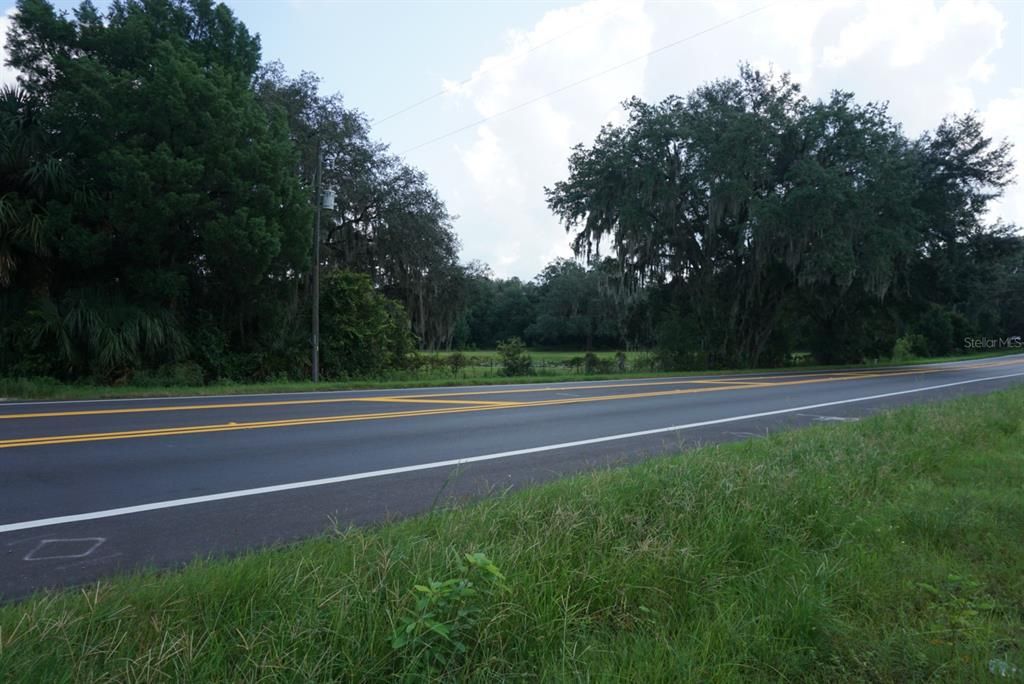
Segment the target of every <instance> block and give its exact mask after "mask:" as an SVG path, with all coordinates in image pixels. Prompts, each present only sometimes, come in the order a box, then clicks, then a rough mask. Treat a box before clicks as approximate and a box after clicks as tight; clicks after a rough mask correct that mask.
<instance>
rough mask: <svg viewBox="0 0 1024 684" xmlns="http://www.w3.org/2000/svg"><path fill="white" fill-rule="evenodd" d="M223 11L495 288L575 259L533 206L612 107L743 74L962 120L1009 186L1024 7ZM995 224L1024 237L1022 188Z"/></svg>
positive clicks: (1001, 206)
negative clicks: (412, 184)
mask: <svg viewBox="0 0 1024 684" xmlns="http://www.w3.org/2000/svg"><path fill="white" fill-rule="evenodd" d="M5 3H8V7H7V9H4V10H3V11H2V13H0V17H2V18H0V24H3V27H2V28H4V33H6V30H5V28H6V23H7V22H8V21H9V18H10V15H11V13H12V11H13V7H10V5H13V2H10V0H0V8H3V7H4V6H5V5H4V4H5ZM55 4H57V6H58V7H61V8H71V7H72V6H74V5H75V4H77V3H73V2H66V1H60V2H56V3H55ZM96 4H97V5H99V6H102V5H103V4H104V3H101V2H97V3H96ZM227 4H228V5H229V6H230V7H231V8H232V9H233V10H234V12H235V13H236V15H237V16H238V17H239V18H240V19H241V20H242V21H244V22H245V23H246V25H247V26H248V27H249V29H250V30H251V31H253V32H256V33H259V35H260V37H261V41H262V46H263V58H264V60H268V61H269V60H279V61H281V62H282V63H283V64H284V65H285V67H286V68H287V69H288V71H290V72H291V73H296V74H297V73H298V72H300V71H313V72H316V73H317V74H319V75H320V76H321V77H322V79H323V89H324V91H325V92H337V93H340V94H341V95H342V96H343V98H344V99H345V102H346V104H347V106H349V107H352V108H355V109H358V110H360V111H362V112H363V113H364V114H365V115H366V116H367V118H368V119H370V120H371V121H372V122H373V123H372V130H373V135H374V137H376V138H377V139H379V140H381V141H383V142H385V143H387V144H388V145H390V146H391V150H392V151H393V152H395V153H397V154H399V155H401V156H403V157H404V158H405V159H406V160H407V161H408V162H409V163H411V164H412V165H414V166H416V167H419V168H421V169H423V170H424V171H425V172H426V173H427V174H428V176H429V177H430V179H431V182H432V183H433V184H434V185H435V187H436V188H437V190H438V193H439V194H440V196H441V198H442V199H444V200H445V202H446V203H447V205H448V208H449V210H450V211H451V213H452V214H454V215H456V216H457V217H458V218H457V219H456V221H455V229H456V232H457V233H458V235H459V238H460V240H461V243H462V255H461V256H462V258H463V260H465V261H468V260H471V259H479V260H481V261H483V262H486V263H487V264H489V265H490V266H491V268H492V270H493V271H494V272H495V274H496V275H498V276H502V277H511V276H518V277H520V278H523V279H530V278H532V277H533V276H534V275H535V274H536V273H538V272H539V271H540V270H541V269H542V268H543V267H544V265H545V264H547V263H548V262H549V261H551V260H552V259H554V258H556V257H559V256H569V255H570V254H571V251H570V249H569V238H568V236H567V235H566V232H565V230H564V228H563V227H562V226H560V225H559V223H558V221H557V220H556V219H555V217H554V216H553V215H552V214H551V212H550V211H549V210H548V209H547V205H546V202H545V196H544V188H545V187H546V186H547V187H549V186H551V185H553V184H554V183H555V182H557V181H559V180H562V179H564V178H565V177H566V175H567V158H568V155H569V152H570V150H571V148H572V147H573V146H574V145H576V144H579V143H583V144H589V143H591V142H592V141H593V139H594V137H595V135H596V134H597V132H598V130H599V129H600V127H601V126H602V125H603V124H605V123H608V122H613V123H620V122H622V120H623V114H622V108H621V102H622V101H623V100H625V99H627V98H630V97H632V96H634V95H635V96H639V97H640V98H642V99H644V100H646V101H648V102H655V101H658V100H661V99H663V98H665V97H667V96H669V95H672V94H678V95H685V94H686V93H688V92H690V91H691V90H693V89H694V88H695V87H697V86H699V85H701V84H702V83H706V82H708V81H711V80H714V79H717V78H723V77H729V76H734V75H736V73H737V66H738V64H739V63H741V62H749V63H751V64H753V65H755V66H758V67H762V68H773V69H775V70H776V71H778V72H783V71H786V72H789V73H791V74H792V76H793V78H794V79H795V80H796V81H798V82H799V83H801V84H802V86H803V88H804V92H805V93H806V94H807V95H809V96H810V97H812V98H818V97H826V96H827V95H828V94H829V93H830V92H831V91H832V90H836V89H839V90H849V91H852V92H854V93H855V94H856V96H857V99H858V101H860V102H867V101H887V102H888V103H889V108H890V113H891V114H892V116H893V117H894V118H895V119H896V120H898V121H900V122H902V123H903V125H904V128H905V130H906V132H907V133H908V134H909V135H911V136H916V135H918V134H920V133H921V132H923V131H925V130H928V129H933V128H934V127H935V126H936V125H937V124H938V123H939V121H940V120H941V119H942V117H943V116H944V115H946V114H953V113H965V112H968V111H977V112H978V113H979V114H980V115H981V116H982V118H983V119H984V121H985V123H986V126H987V131H988V133H989V134H991V135H992V136H993V137H995V138H997V139H1001V138H1009V139H1010V141H1011V142H1014V143H1016V145H1017V149H1016V150H1015V153H1014V154H1015V157H1016V159H1017V165H1018V169H1019V170H1018V176H1019V177H1024V0H1011V1H1007V0H948V1H945V2H937V1H935V0H896V1H894V0H885V1H883V2H854V1H852V0H823V1H820V2H819V1H816V0H778V1H776V2H772V0H759V1H756V2H745V1H741V0H714V1H710V0H709V1H686V2H679V1H647V2H644V1H642V0H588V1H587V2H560V3H558V2H530V1H525V0H518V1H512V0H506V1H492V2H483V1H478V2H465V1H463V2H457V1H454V0H449V1H447V2H429V1H428V2H394V1H392V2H386V1H385V2H337V1H333V2H332V1H326V0H228V2H227ZM0 41H3V37H2V35H0ZM670 44H674V46H673V47H668V48H666V49H662V50H659V48H662V47H663V46H667V45H670ZM655 50H657V52H655V53H654V54H651V55H650V56H645V55H647V54H648V53H650V52H652V51H655ZM0 51H2V43H0ZM619 65H623V66H619ZM616 67H618V68H616ZM592 76H593V78H591V77H592ZM13 78H14V74H13V73H12V72H11V71H10V70H9V69H2V70H0V81H4V82H9V81H11V80H12V79H13ZM580 81H583V82H582V83H579V82H580ZM573 84H577V85H573ZM556 91H557V92H556ZM439 93H441V94H440V95H438V94H439ZM549 93H554V94H551V95H548V94H549ZM426 98H429V99H427V101H426V102H423V103H422V104H419V105H418V106H415V107H413V108H412V109H409V110H408V111H405V112H403V113H401V114H398V115H397V116H391V115H393V114H395V113H396V112H399V111H400V110H403V109H405V108H407V107H409V106H410V105H413V104H415V103H419V102H421V101H422V100H424V99H426ZM531 101H532V103H531ZM527 103H530V104H527ZM510 109H514V111H510V112H507V110H510ZM505 112H507V113H505ZM389 117H390V118H389ZM492 117H493V118H492ZM485 118H486V119H488V120H487V121H486V122H484V123H482V124H479V125H474V124H476V122H478V121H480V120H481V119H485ZM385 119H386V120H385ZM459 129H464V130H461V131H460V132H457V133H453V132H454V131H458V130H459ZM449 133H453V134H451V135H448V134H449ZM442 136H443V137H442ZM438 138H440V139H438ZM998 218H1001V219H1003V220H1005V221H1007V222H1012V223H1016V224H1018V225H1020V226H1024V186H1022V185H1021V184H1018V185H1016V186H1014V187H1013V188H1011V189H1010V190H1009V191H1008V192H1007V193H1006V196H1005V197H1004V198H1003V199H1002V200H1001V201H1000V202H999V203H998V204H997V205H996V206H995V207H994V208H993V211H992V212H991V215H990V219H991V220H996V219H998Z"/></svg>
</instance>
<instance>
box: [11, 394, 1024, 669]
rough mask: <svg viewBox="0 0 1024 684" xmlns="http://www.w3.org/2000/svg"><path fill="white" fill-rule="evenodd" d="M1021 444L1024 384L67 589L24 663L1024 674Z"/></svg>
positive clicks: (26, 641)
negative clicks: (404, 639)
mask: <svg viewBox="0 0 1024 684" xmlns="http://www.w3.org/2000/svg"><path fill="white" fill-rule="evenodd" d="M1022 444H1024V388H1020V389H1015V390H1010V391H1005V392H1001V393H996V394H992V395H987V396H981V397H973V398H967V399H962V400H958V401H954V402H949V403H945V404H933V405H920V406H915V407H910V408H906V409H901V410H899V411H896V412H893V413H888V414H881V415H878V416H875V417H872V418H869V419H865V420H863V421H861V422H859V423H848V424H840V425H828V426H821V427H816V428H811V429H808V430H802V431H794V432H787V433H778V434H775V435H772V436H770V437H768V438H765V439H759V440H752V441H748V442H742V443H733V444H726V445H719V446H712V447H706V448H702V449H698V450H695V451H691V452H688V453H685V454H682V455H680V456H676V457H671V458H661V459H655V460H651V461H648V462H646V463H644V464H641V465H637V466H632V467H628V468H621V469H615V470H603V471H598V472H593V473H589V474H585V475H581V476H577V477H573V478H568V479H564V480H560V481H556V482H554V483H551V484H547V485H543V486H538V487H533V488H528V489H524V490H521V491H518V492H514V493H508V494H505V495H504V496H500V497H497V498H492V499H486V500H484V501H482V502H479V503H476V504H472V505H468V506H465V507H462V508H452V509H448V510H438V511H435V512H433V513H431V514H430V515H426V516H422V517H418V518H413V519H409V520H406V521H403V522H399V523H395V524H389V525H385V526H382V527H379V528H375V529H351V530H345V531H338V532H335V533H332V534H328V535H326V536H324V537H322V538H319V539H315V540H312V541H309V542H303V543H300V544H296V545H293V546H289V547H286V548H281V549H277V550H270V551H261V552H254V553H251V554H249V555H246V556H243V557H239V558H235V559H231V560H212V561H201V562H196V563H194V564H192V565H191V566H189V567H188V568H186V569H185V570H183V571H180V572H173V573H166V574H161V573H148V574H142V575H137V576H132V577H124V578H119V579H115V580H112V581H108V582H103V583H101V584H98V585H95V586H90V587H86V588H83V589H80V590H77V591H68V592H63V593H53V594H44V595H40V596H38V597H35V598H32V599H30V600H28V601H25V602H23V603H18V604H12V605H7V606H5V607H2V608H0V681H15V680H17V681H89V682H104V681H109V682H121V681H147V682H159V681H189V682H207V681H211V682H212V681H218V682H219V681H255V680H261V681H384V680H387V681H424V680H429V679H449V680H452V679H454V680H461V681H480V682H490V681H511V680H529V681H578V680H588V681H630V682H632V681H643V682H669V681H671V682H677V681H695V682H698V681H773V682H774V681H879V682H916V681H920V682H925V681H965V682H967V681H969V682H979V681H989V680H995V679H998V678H997V677H995V676H994V675H993V674H992V673H991V672H990V668H991V667H997V668H998V667H1004V666H1005V668H1006V672H1007V673H1009V675H1010V677H1009V678H1008V679H1002V681H1013V680H1014V678H1016V680H1017V681H1020V680H1021V678H1022V675H1021V673H1022V672H1024V496H1022V494H1021V492H1022V491H1024V449H1022ZM468 553H483V554H485V555H486V557H487V558H489V559H490V560H491V561H493V562H494V563H495V564H496V566H497V568H499V569H500V571H501V572H502V573H503V574H504V576H505V578H506V579H505V581H504V582H503V583H502V584H503V585H504V588H501V587H500V586H498V587H496V586H494V584H493V583H488V582H487V581H484V580H483V579H480V580H478V581H477V584H476V586H475V588H474V587H470V590H471V591H470V594H469V595H466V594H465V589H466V588H467V585H466V584H465V582H460V581H459V580H460V578H462V579H465V578H472V577H473V576H474V575H473V573H474V572H477V570H476V569H474V567H470V566H469V565H467V563H466V560H467V559H466V557H465V556H464V554H468ZM475 558H477V559H479V557H475ZM431 579H432V580H436V581H437V582H435V584H433V585H427V586H426V587H424V589H425V590H426V592H427V593H426V594H425V593H424V592H423V591H415V590H414V589H413V587H414V586H415V585H418V584H419V585H423V584H426V583H427V581H428V580H431ZM443 580H454V581H453V582H451V583H448V584H443V582H442V581H443ZM443 587H447V588H443ZM430 592H433V593H430ZM445 592H448V593H445ZM474 592H475V593H474ZM442 594H443V595H444V597H447V600H449V603H447V604H445V603H444V602H443V601H442V602H440V603H430V601H428V600H427V599H426V598H424V597H425V596H440V595H442ZM417 596H419V598H420V605H419V606H417ZM453 597H454V598H453ZM431 600H433V599H431ZM435 609H436V614H435V618H437V620H438V621H439V623H441V624H442V625H443V626H444V625H448V627H451V628H452V631H451V634H459V635H461V636H459V637H458V641H459V643H462V644H463V646H464V648H462V649H460V648H457V647H456V646H455V645H454V644H453V642H452V641H449V640H447V639H445V638H442V637H440V636H438V635H437V633H435V632H423V633H422V634H421V633H420V632H416V634H420V635H421V637H422V638H420V639H419V641H417V642H415V643H414V644H413V645H412V646H410V645H409V644H406V645H404V646H402V647H401V648H399V649H396V648H395V647H394V645H393V642H392V639H393V635H394V633H395V630H396V629H399V630H402V629H403V628H404V627H405V626H407V625H409V624H413V625H414V626H415V625H416V624H425V623H424V620H425V619H426V618H424V615H425V611H428V612H429V611H432V610H435ZM430 619H434V618H430ZM417 621H419V622H417ZM460 624H461V627H460ZM410 629H412V628H410ZM431 635H433V636H431ZM425 656H436V658H435V659H434V660H431V661H428V660H425V659H424V657H425ZM992 663H995V665H992ZM428 666H432V667H434V668H435V669H434V670H432V671H431V670H429V669H427V668H428ZM1014 667H1016V668H1018V669H1016V670H1013V668H1014Z"/></svg>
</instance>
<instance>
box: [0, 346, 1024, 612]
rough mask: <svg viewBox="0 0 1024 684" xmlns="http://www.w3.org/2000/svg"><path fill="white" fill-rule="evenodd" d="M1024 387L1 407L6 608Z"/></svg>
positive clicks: (446, 393) (843, 377)
mask: <svg viewBox="0 0 1024 684" xmlns="http://www.w3.org/2000/svg"><path fill="white" fill-rule="evenodd" d="M1020 382H1024V355H1021V356H1007V357H1000V358H990V359H983V360H974V361H968V362H957V363H947V364H937V365H930V366H918V367H904V368H884V369H877V370H855V371H845V372H836V371H828V372H777V373H761V374H735V375H708V376H701V377H680V378H664V377H661V378H651V379H636V380H614V381H601V382H569V383H555V384H546V385H505V386H487V387H464V388H441V389H410V390H388V391H358V392H323V393H305V394H273V395H247V396H219V397H180V398H172V399H120V400H105V401H77V402H76V401H62V402H21V403H15V402H6V403H4V402H0V598H2V599H3V600H12V599H17V598H20V597H24V596H26V595H28V594H29V593H31V592H33V591H36V590H38V589H41V588H46V587H59V586H68V585H75V584H81V583H86V582H91V581H94V580H96V579H98V578H101V577H105V576H108V575H111V574H114V573H118V572H124V571H130V570H137V569H140V568H144V567H175V566H179V565H181V564H184V563H187V562H188V561H190V560H192V559H193V558H195V557H197V556H206V555H221V554H232V553H238V552H241V551H244V550H247V549H251V548H255V547H261V546H267V545H273V544H279V543H285V542H289V541H293V540H296V539H301V538H303V537H308V536H311V535H315V534H317V533H320V532H322V531H324V530H325V529H328V528H329V527H330V526H332V525H339V526H342V527H347V526H348V525H364V524H370V523H376V522H380V521H384V520H388V519H391V518H395V517H402V516H407V515H410V514H415V513H418V512H422V511H425V510H429V509H430V508H431V507H432V506H435V505H437V504H438V502H441V501H448V500H450V498H455V499H457V500H463V499H466V498H473V497H479V496H481V495H486V494H488V493H490V492H494V491H503V490H505V489H507V488H509V487H515V486H520V485H522V484H526V483H532V482H538V481H543V480H546V479H550V478H552V477H557V476H560V475H564V474H567V473H572V472H578V471H580V470H584V469H589V468H595V467H604V466H607V465H614V464H619V463H626V462H632V461H637V460H639V459H642V458H647V457H649V456H651V455H656V454H661V453H665V452H672V451H678V450H680V449H681V448H683V447H687V446H691V445H694V444H700V443H708V442H719V441H725V440H734V439H744V438H750V437H757V436H761V435H764V434H765V433H766V432H768V431H772V430H778V429H786V428H791V427H796V426H802V425H808V424H813V423H817V422H831V421H842V420H856V419H857V418H859V417H861V416H864V415H867V414H869V413H872V412H875V411H878V410H881V409H884V408H888V407H893V406H898V405H902V404H906V403H911V402H919V401H935V400H939V399H946V398H950V397H955V396H961V395H965V394H972V393H981V392H991V391H994V390H998V389H1001V388H1006V387H1009V386H1011V385H1013V384H1016V383H1020Z"/></svg>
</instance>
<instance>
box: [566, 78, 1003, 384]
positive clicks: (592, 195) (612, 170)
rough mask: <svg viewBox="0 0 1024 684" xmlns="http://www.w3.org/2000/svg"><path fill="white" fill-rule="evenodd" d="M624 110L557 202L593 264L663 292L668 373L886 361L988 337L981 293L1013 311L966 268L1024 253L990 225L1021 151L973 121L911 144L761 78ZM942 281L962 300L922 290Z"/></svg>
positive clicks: (870, 115)
mask: <svg viewBox="0 0 1024 684" xmlns="http://www.w3.org/2000/svg"><path fill="white" fill-rule="evenodd" d="M626 108H627V111H628V113H629V122H628V123H627V124H626V125H624V126H606V127H605V128H604V129H603V130H602V131H601V133H600V135H599V136H598V137H597V139H596V140H595V142H594V144H593V146H592V147H589V148H587V147H583V146H578V147H577V148H575V150H574V152H573V154H572V156H571V157H570V160H569V163H570V173H569V177H568V179H567V180H565V181H562V182H559V183H556V184H555V186H554V187H552V188H550V189H548V190H547V193H548V202H549V205H550V207H551V209H552V211H554V212H555V214H556V215H557V216H559V218H560V219H561V220H562V221H563V223H564V225H565V227H566V229H567V230H568V231H569V232H570V233H571V234H572V235H573V246H574V248H575V250H576V252H577V253H578V254H579V255H581V256H586V257H590V258H595V257H597V255H599V254H600V247H601V244H602V240H607V241H609V242H610V243H611V253H612V254H613V255H614V257H615V258H616V260H617V261H618V263H619V264H620V265H621V270H622V273H623V274H624V275H626V276H628V277H629V278H630V279H631V280H632V282H633V283H634V284H636V285H637V286H638V287H647V288H650V289H651V290H652V291H658V292H659V294H657V295H655V301H656V302H657V306H658V307H659V311H658V312H657V314H656V317H657V319H658V321H659V323H658V325H659V329H660V334H659V344H660V346H661V348H662V351H663V355H664V357H665V358H666V359H667V360H668V363H669V364H670V365H673V366H691V365H692V366H755V365H762V364H766V363H775V362H779V361H781V360H782V359H783V358H784V356H785V354H786V353H787V352H789V351H792V350H793V349H794V347H795V345H798V344H799V345H806V346H809V347H810V348H811V349H812V350H813V351H814V352H815V355H816V356H817V357H818V358H819V359H820V360H822V361H855V360H860V359H862V358H865V357H878V356H882V355H888V354H889V353H890V351H891V350H892V347H893V344H894V342H895V340H896V338H897V337H898V336H899V335H900V334H901V333H902V332H904V331H905V330H907V329H910V328H914V327H915V326H917V327H924V326H931V327H932V328H934V327H935V325H936V321H934V320H932V319H933V318H934V317H935V316H939V317H944V320H946V319H948V320H946V322H948V323H949V324H950V326H951V327H953V328H954V329H955V328H956V325H955V324H956V322H957V321H958V320H959V319H958V318H957V316H959V317H963V318H964V319H965V320H966V321H967V325H966V326H963V325H961V326H960V328H961V331H962V330H963V329H965V328H967V327H970V326H972V325H973V326H975V327H977V326H978V325H981V324H983V323H984V322H983V321H982V319H981V310H979V309H977V308H973V307H971V306H970V305H969V302H968V300H969V299H970V297H971V296H974V297H976V298H977V297H980V298H981V299H986V300H988V301H990V302H992V303H993V304H994V305H995V306H997V307H998V306H999V304H996V303H995V302H997V301H998V300H997V298H995V297H993V296H992V295H993V293H994V290H993V285H995V284H996V281H989V282H988V284H987V285H986V286H985V288H984V291H982V290H979V289H978V288H977V287H976V286H974V287H972V286H971V283H972V282H976V281H975V280H974V277H972V276H973V274H970V271H971V270H972V269H994V271H998V272H999V273H1001V274H1003V277H1006V274H1007V273H1009V272H1010V271H1012V269H1008V267H1007V266H1005V265H1002V266H1000V265H997V264H1000V263H1004V262H1002V261H1001V260H1004V259H1006V260H1009V261H1012V260H1013V259H1014V258H1019V256H1018V257H1015V256H1013V255H1019V254H1020V250H1021V238H1020V237H1019V236H1017V235H1014V234H1012V233H1011V232H1010V231H1008V230H1006V229H1005V228H1002V227H992V226H984V225H983V224H982V221H983V216H984V212H985V208H986V206H987V203H988V202H989V201H990V200H991V199H992V198H994V197H996V196H998V194H999V192H1000V191H1001V189H1002V188H1003V187H1004V186H1005V185H1006V183H1007V182H1008V181H1009V178H1010V173H1011V166H1010V162H1009V157H1008V149H1009V146H1008V143H1006V142H1003V143H1000V144H995V143H993V142H992V141H991V140H990V139H988V138H985V137H984V135H983V134H982V131H981V126H980V124H979V123H978V121H977V120H976V118H974V117H973V116H970V115H968V116H965V117H961V118H954V119H947V120H946V121H944V122H943V123H942V124H941V125H940V126H939V128H938V129H936V131H935V133H933V134H928V135H925V136H923V137H922V138H920V139H918V140H909V139H907V138H906V137H905V136H904V135H903V134H902V132H901V129H900V128H899V126H898V125H897V124H896V123H895V122H893V121H892V120H891V119H890V118H889V116H888V113H887V112H886V109H885V107H884V106H881V105H875V104H867V105H860V104H857V103H856V102H855V101H854V98H853V95H852V94H850V93H844V92H835V93H833V94H832V96H831V97H830V98H829V99H827V100H820V101H811V100H809V99H807V98H806V97H804V96H803V95H801V93H800V89H799V86H798V85H797V84H795V83H792V82H791V81H790V80H789V78H788V77H787V76H782V77H775V76H772V75H771V74H764V73H761V72H759V71H756V70H754V69H752V68H750V67H747V66H744V67H742V68H741V70H740V75H739V77H738V78H734V79H725V80H720V81H716V82H713V83H710V84H707V85H705V86H702V87H700V88H698V89H697V90H695V91H694V92H693V93H691V94H690V95H689V96H687V97H685V98H680V97H671V98H668V99H667V100H665V101H663V102H662V103H660V104H657V105H649V104H646V103H643V102H641V101H639V100H637V99H634V100H631V101H630V102H629V103H627V105H626ZM982 245H987V246H988V247H989V248H990V249H992V250H993V253H992V254H990V255H988V256H986V257H981V255H980V253H979V252H978V250H979V249H980V248H981V246H982ZM968 254H973V255H974V257H973V258H971V257H968V256H967V255H968ZM997 254H998V256H997ZM979 257H980V258H979ZM1006 263H1008V262H1006ZM968 264H970V266H968ZM925 274H928V275H925ZM993 277H994V274H993ZM943 278H946V279H948V280H949V281H950V283H951V284H950V288H951V289H949V290H945V291H944V290H943V289H942V288H941V287H940V288H936V287H934V286H930V285H926V282H929V281H930V282H931V283H935V282H936V280H937V281H938V282H939V283H941V282H942V279H943ZM953 283H955V285H953ZM996 289H998V287H997V288H996ZM930 304H934V305H936V306H937V307H939V313H938V314H936V313H934V309H932V308H930V307H929V306H928V305H930ZM988 308H991V307H988ZM1007 314H1008V312H1005V311H1004V310H1002V309H1001V310H1000V311H999V312H998V313H993V314H992V316H994V318H999V319H1000V320H1002V318H1004V317H1005V316H1006V315H1007ZM994 318H993V319H991V320H992V321H994ZM941 326H942V327H943V328H945V324H941ZM942 336H945V333H942ZM939 346H941V347H942V348H943V349H948V345H946V344H945V343H943V344H942V345H939Z"/></svg>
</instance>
